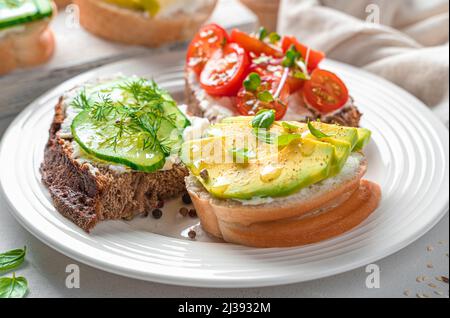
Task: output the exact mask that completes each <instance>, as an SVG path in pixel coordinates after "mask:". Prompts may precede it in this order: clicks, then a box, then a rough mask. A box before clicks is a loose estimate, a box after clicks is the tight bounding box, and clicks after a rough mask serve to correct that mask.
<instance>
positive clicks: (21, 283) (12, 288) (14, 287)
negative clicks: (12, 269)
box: [0, 273, 28, 298]
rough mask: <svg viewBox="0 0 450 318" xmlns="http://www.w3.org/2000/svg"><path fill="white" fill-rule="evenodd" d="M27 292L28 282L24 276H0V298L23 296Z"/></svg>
mask: <svg viewBox="0 0 450 318" xmlns="http://www.w3.org/2000/svg"><path fill="white" fill-rule="evenodd" d="M27 292H28V282H27V280H26V279H25V277H16V274H15V273H13V276H12V277H2V278H0V298H23V297H24V296H25V295H26V294H27Z"/></svg>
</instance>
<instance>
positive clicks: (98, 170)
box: [41, 98, 189, 232]
mask: <svg viewBox="0 0 450 318" xmlns="http://www.w3.org/2000/svg"><path fill="white" fill-rule="evenodd" d="M64 118H65V110H64V107H63V98H61V99H60V101H59V103H58V104H57V105H56V107H55V115H54V118H53V122H52V125H51V127H50V137H49V140H48V143H47V146H46V148H45V152H44V162H43V163H42V165H41V173H42V181H43V182H44V184H45V185H46V186H47V187H48V189H49V191H50V194H51V197H52V200H53V202H54V205H55V207H56V209H57V210H58V211H59V212H60V213H61V214H62V215H63V216H65V217H66V218H68V219H69V220H71V221H72V222H74V223H75V224H76V225H77V226H79V227H80V228H82V229H83V230H85V231H86V232H89V231H90V230H91V229H92V228H94V227H95V225H96V224H97V223H98V222H100V221H103V220H118V219H131V218H133V217H134V216H136V215H138V214H141V213H144V212H146V211H151V210H152V209H154V208H156V207H157V206H158V204H159V202H160V200H165V199H168V198H172V197H175V196H177V195H180V194H182V193H184V192H185V191H186V186H185V182H184V178H185V177H186V176H187V175H188V174H189V173H188V170H187V169H186V168H185V167H184V166H183V165H177V164H176V165H174V166H173V168H172V169H171V170H164V171H163V170H161V171H158V172H155V173H145V172H138V171H131V170H129V171H127V172H118V171H115V170H113V169H111V168H110V167H109V166H108V165H99V164H96V163H95V162H80V161H77V160H75V159H74V149H73V146H72V140H71V139H63V138H61V137H59V135H58V132H59V131H60V130H61V124H62V123H63V121H64Z"/></svg>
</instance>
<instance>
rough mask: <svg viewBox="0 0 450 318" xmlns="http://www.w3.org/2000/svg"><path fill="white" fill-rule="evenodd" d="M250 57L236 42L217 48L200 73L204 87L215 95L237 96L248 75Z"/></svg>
mask: <svg viewBox="0 0 450 318" xmlns="http://www.w3.org/2000/svg"><path fill="white" fill-rule="evenodd" d="M249 66H250V59H249V57H248V54H247V53H246V52H245V50H244V49H243V48H241V47H240V46H239V45H238V44H236V43H230V44H227V45H226V46H225V47H224V48H223V50H217V51H216V52H214V54H213V55H212V56H211V58H210V59H209V61H208V62H207V63H206V65H205V68H204V69H203V71H202V73H201V75H200V84H201V86H202V88H203V89H204V90H205V91H206V92H207V93H208V94H210V95H214V96H235V95H236V93H237V92H238V90H239V89H240V88H241V86H242V82H243V81H244V78H245V76H247V73H248V68H249Z"/></svg>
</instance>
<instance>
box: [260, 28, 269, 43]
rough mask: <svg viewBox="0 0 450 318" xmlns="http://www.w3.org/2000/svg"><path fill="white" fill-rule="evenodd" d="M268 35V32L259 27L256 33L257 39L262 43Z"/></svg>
mask: <svg viewBox="0 0 450 318" xmlns="http://www.w3.org/2000/svg"><path fill="white" fill-rule="evenodd" d="M268 35H269V32H268V31H267V29H266V28H265V27H261V28H260V29H259V31H258V39H259V40H260V41H264V39H265V38H266V37H267V36H268Z"/></svg>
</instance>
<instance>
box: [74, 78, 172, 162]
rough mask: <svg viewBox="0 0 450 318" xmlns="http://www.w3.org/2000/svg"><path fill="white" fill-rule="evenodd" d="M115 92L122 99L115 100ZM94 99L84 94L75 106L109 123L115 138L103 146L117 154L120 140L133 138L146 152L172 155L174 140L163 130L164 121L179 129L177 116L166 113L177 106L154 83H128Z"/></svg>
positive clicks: (75, 99) (104, 92)
mask: <svg viewBox="0 0 450 318" xmlns="http://www.w3.org/2000/svg"><path fill="white" fill-rule="evenodd" d="M115 89H119V90H121V91H122V92H121V95H122V97H123V99H122V100H113V99H112V97H111V94H112V92H113V91H114V90H115ZM93 100H95V101H92V100H91V99H90V98H89V97H88V96H87V95H86V92H85V91H82V92H81V93H80V94H79V95H78V96H77V97H76V98H74V100H73V102H72V105H73V106H74V107H76V108H79V109H82V110H87V111H89V114H90V116H91V118H93V119H95V120H96V121H98V122H106V123H107V122H109V125H110V126H109V127H110V128H111V129H112V130H110V131H109V132H110V134H112V136H108V137H109V138H107V137H105V138H106V140H104V141H103V142H102V143H101V145H102V146H108V147H111V148H113V149H114V151H117V148H118V147H119V144H120V143H121V141H122V140H125V139H127V138H130V139H133V140H134V141H135V142H136V143H137V145H139V147H142V149H143V150H144V151H148V150H150V151H161V152H163V153H164V155H166V156H169V155H170V154H171V151H172V141H171V139H170V138H169V137H164V138H163V137H161V136H160V129H161V126H162V122H163V120H164V121H167V122H169V123H170V124H171V125H172V126H173V127H175V129H176V120H177V115H176V114H175V113H166V106H167V105H168V104H172V105H174V106H175V107H176V103H175V101H174V100H173V99H172V98H171V97H170V95H168V94H167V93H166V92H165V91H163V90H161V89H160V88H159V87H158V86H157V84H156V83H155V82H154V81H148V80H145V79H133V80H128V81H126V82H125V83H122V84H120V85H117V86H115V87H113V88H109V89H105V90H102V91H100V92H99V93H98V98H94V99H93ZM112 121H113V122H112ZM102 125H103V124H102ZM99 127H101V125H99Z"/></svg>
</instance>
